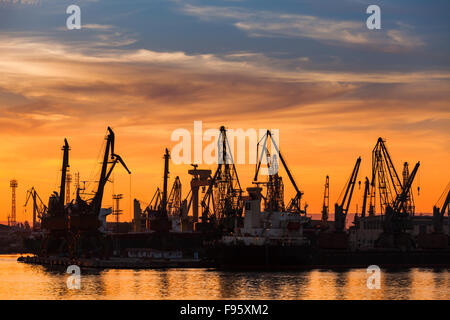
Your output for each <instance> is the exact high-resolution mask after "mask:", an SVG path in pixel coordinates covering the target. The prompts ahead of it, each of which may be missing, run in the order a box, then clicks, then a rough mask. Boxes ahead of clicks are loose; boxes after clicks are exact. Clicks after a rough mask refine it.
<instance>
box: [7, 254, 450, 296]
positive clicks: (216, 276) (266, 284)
mask: <svg viewBox="0 0 450 320" xmlns="http://www.w3.org/2000/svg"><path fill="white" fill-rule="evenodd" d="M16 259H17V256H15V255H1V256H0V275H1V277H0V299H389V300H393V299H445V300H448V299H449V298H450V289H449V284H450V270H449V269H407V270H382V273H381V289H380V290H370V289H368V288H367V285H366V281H367V276H368V275H367V273H366V270H365V269H351V270H339V271H336V270H311V271H299V272H273V273H271V272H223V271H215V270H209V269H166V270H164V269H162V270H97V269H83V270H82V278H81V289H80V290H69V289H67V286H66V280H67V277H68V274H66V273H65V268H58V269H55V268H51V269H50V268H45V267H42V266H36V265H27V264H23V263H17V262H16Z"/></svg>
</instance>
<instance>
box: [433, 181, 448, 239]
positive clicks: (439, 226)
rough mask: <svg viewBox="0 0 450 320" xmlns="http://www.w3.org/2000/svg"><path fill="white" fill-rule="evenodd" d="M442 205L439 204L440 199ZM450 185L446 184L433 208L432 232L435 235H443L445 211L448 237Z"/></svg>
mask: <svg viewBox="0 0 450 320" xmlns="http://www.w3.org/2000/svg"><path fill="white" fill-rule="evenodd" d="M444 197H445V200H444V201H443V203H442V204H439V202H440V201H441V199H444ZM449 204H450V183H448V184H447V187H446V188H445V190H444V192H443V193H442V195H441V196H440V197H439V200H438V201H437V203H436V204H435V205H434V207H433V231H434V232H435V233H443V228H444V215H445V211H446V210H447V209H449V210H448V212H447V216H448V217H449V222H448V224H449V235H450V205H449Z"/></svg>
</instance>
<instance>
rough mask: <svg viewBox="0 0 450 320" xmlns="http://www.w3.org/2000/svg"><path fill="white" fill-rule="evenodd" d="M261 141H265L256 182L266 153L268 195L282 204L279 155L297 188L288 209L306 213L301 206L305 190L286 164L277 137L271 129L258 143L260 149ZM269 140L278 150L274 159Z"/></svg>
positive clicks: (278, 203)
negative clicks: (270, 152) (277, 164)
mask: <svg viewBox="0 0 450 320" xmlns="http://www.w3.org/2000/svg"><path fill="white" fill-rule="evenodd" d="M269 139H270V140H269ZM263 140H264V141H263ZM261 141H263V143H262V148H263V149H262V151H261V155H260V157H259V161H258V163H257V165H256V171H255V176H254V178H253V180H254V182H256V181H257V179H258V173H259V170H260V167H261V163H262V157H263V155H264V154H265V155H266V157H267V158H268V161H267V165H268V174H269V177H268V182H267V183H268V185H269V186H270V188H268V196H269V195H270V196H271V197H275V199H274V200H275V203H276V204H277V206H278V207H279V206H280V205H281V203H282V202H281V201H280V194H281V197H282V196H283V195H282V191H283V189H282V184H280V183H279V181H281V180H279V179H281V178H280V177H278V167H276V166H275V164H276V155H278V157H279V158H280V160H281V163H282V164H283V167H284V169H285V171H286V173H287V175H288V177H289V180H290V181H291V184H292V186H293V187H294V189H295V196H294V197H293V198H292V199H291V200H290V202H289V203H288V205H287V207H286V211H288V212H292V213H298V214H305V210H302V209H301V207H300V204H301V198H302V195H303V192H302V191H300V189H299V188H298V186H297V183H296V182H295V180H294V177H293V176H292V174H291V171H290V170H289V168H288V166H287V164H286V161H285V159H284V157H283V155H282V154H281V152H280V150H279V148H278V145H277V143H276V142H275V139H274V138H273V136H272V133H271V131H270V130H267V132H266V134H265V135H264V136H263V137H262V138H261V140H260V142H259V143H258V148H257V149H259V144H260V143H261ZM268 141H271V142H272V144H273V147H274V148H275V151H276V154H275V155H273V156H272V159H274V161H271V160H270V154H269V151H268V148H267V143H268ZM271 188H272V189H274V190H275V191H272V192H269V191H270V189H271ZM268 200H269V203H270V202H272V203H273V202H274V200H272V199H268ZM266 201H267V200H266Z"/></svg>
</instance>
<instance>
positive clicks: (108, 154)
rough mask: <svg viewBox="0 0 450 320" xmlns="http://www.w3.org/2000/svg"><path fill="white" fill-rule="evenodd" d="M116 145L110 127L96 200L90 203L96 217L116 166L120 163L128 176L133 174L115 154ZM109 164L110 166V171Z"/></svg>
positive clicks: (91, 210)
mask: <svg viewBox="0 0 450 320" xmlns="http://www.w3.org/2000/svg"><path fill="white" fill-rule="evenodd" d="M114 144H115V135H114V132H113V131H112V129H111V128H110V127H108V136H107V138H106V148H105V154H104V156H103V163H102V169H101V173H100V179H99V182H98V187H97V192H96V193H95V195H94V198H93V199H92V202H91V203H90V212H91V213H92V214H93V215H95V216H96V217H98V214H99V213H100V209H101V206H102V199H103V192H104V189H105V185H106V183H107V182H108V180H109V177H110V176H111V173H112V171H113V170H114V167H115V166H116V164H117V163H120V164H121V165H122V166H123V167H124V168H125V170H126V171H127V172H128V174H131V171H130V170H129V169H128V167H127V165H126V164H125V162H124V161H123V160H122V158H121V157H120V156H119V155H118V154H116V153H115V152H114ZM109 158H110V159H111V160H112V161H111V162H110V161H108V159H109ZM108 164H110V167H109V169H108Z"/></svg>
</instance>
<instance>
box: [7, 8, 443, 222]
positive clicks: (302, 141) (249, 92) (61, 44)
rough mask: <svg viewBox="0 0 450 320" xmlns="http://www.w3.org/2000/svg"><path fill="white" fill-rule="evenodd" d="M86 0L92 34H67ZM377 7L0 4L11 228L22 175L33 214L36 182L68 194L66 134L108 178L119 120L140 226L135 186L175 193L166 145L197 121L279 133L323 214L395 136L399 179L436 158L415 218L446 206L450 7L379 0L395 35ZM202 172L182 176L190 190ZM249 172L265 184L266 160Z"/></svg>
mask: <svg viewBox="0 0 450 320" xmlns="http://www.w3.org/2000/svg"><path fill="white" fill-rule="evenodd" d="M71 4H76V5H79V6H80V8H81V23H82V29H81V30H68V29H67V28H66V19H67V17H68V16H69V15H68V14H66V8H67V6H69V5H71ZM370 4H375V2H374V1H364V0H342V1H335V0H321V1H317V0H304V1H299V0H297V1H294V0H286V1H273V0H272V1H265V0H248V1H245V0H223V1H215V0H209V1H206V0H205V1H199V0H183V1H182V0H172V1H168V0H167V1H159V0H155V1H144V0H128V1H118V0H91V1H87V0H85V1H76V0H72V1H62V0H48V1H46V0H41V1H39V0H36V1H33V0H28V1H27V0H22V1H21V0H16V1H13V0H0V57H1V59H0V138H1V141H2V142H1V144H0V221H6V219H7V215H8V214H10V210H11V192H10V189H9V180H10V179H12V178H15V179H17V180H18V182H19V188H18V190H17V192H18V202H17V219H18V220H20V221H23V220H25V219H27V220H30V219H31V207H29V208H28V209H27V212H24V209H23V204H24V202H25V195H26V191H27V189H29V188H31V187H32V186H35V187H36V189H37V190H38V193H39V194H40V196H41V197H42V198H43V199H45V201H47V200H48V197H49V195H50V194H51V192H52V191H53V190H57V188H58V187H59V179H60V178H59V176H60V166H61V156H62V152H61V147H62V145H63V141H64V138H67V139H68V141H69V144H70V147H71V153H70V166H71V168H70V170H71V172H72V173H75V172H78V171H79V172H80V176H81V180H93V179H94V180H95V179H96V177H97V176H96V175H95V174H96V170H97V169H98V160H99V157H98V156H99V152H100V151H101V147H102V143H103V142H104V137H105V134H106V128H107V126H111V127H112V128H113V129H114V131H115V133H116V152H117V153H118V154H120V155H121V156H122V158H123V159H124V161H125V162H126V164H127V165H128V167H129V168H130V170H131V171H132V175H131V178H130V177H129V176H128V175H127V174H126V172H125V170H124V169H123V168H121V167H117V169H116V170H115V174H114V178H115V183H114V192H116V193H117V192H120V193H123V194H124V200H123V203H122V206H123V209H124V210H125V214H124V217H123V218H122V219H123V220H129V219H130V216H131V215H130V212H129V208H130V181H131V190H132V193H131V197H132V198H138V199H139V200H142V201H143V203H148V201H149V200H150V198H151V197H152V195H153V193H154V192H155V189H156V187H157V186H160V187H161V186H162V173H163V172H162V170H163V159H162V156H163V153H164V148H166V147H168V148H169V149H171V148H172V147H173V146H174V145H175V144H176V142H173V141H171V139H170V137H171V133H172V132H173V131H174V130H175V129H179V128H185V129H188V130H190V131H191V132H192V131H193V124H194V121H195V120H198V121H202V122H203V129H204V130H206V129H210V128H219V127H220V126H221V125H224V126H225V127H227V128H242V129H244V130H247V129H249V128H254V129H260V128H269V129H279V130H280V149H281V151H282V152H283V153H284V155H285V157H286V159H287V162H288V164H289V166H290V168H291V170H292V172H293V174H294V176H295V179H296V181H297V184H298V185H299V186H300V189H301V190H303V191H304V199H305V200H306V202H307V203H308V205H309V207H308V212H310V213H319V212H320V210H321V207H322V197H323V184H324V181H325V176H326V175H327V174H328V175H330V194H331V199H330V203H334V202H335V201H336V200H337V197H338V195H339V193H340V191H341V189H342V187H343V186H344V184H345V182H346V181H347V179H348V177H349V175H350V173H351V170H352V168H353V166H354V163H355V160H356V158H357V157H358V156H361V157H362V163H361V170H360V175H359V180H361V181H364V177H365V176H366V175H367V176H368V175H370V170H371V151H372V149H373V147H374V145H375V143H376V141H377V138H378V137H380V136H381V137H383V138H385V139H386V141H387V145H388V148H389V151H390V153H391V156H392V158H393V160H394V163H395V165H396V168H397V171H398V172H399V173H401V169H402V165H403V162H404V161H408V162H409V163H410V166H411V168H412V167H413V166H414V164H415V163H416V162H417V161H420V162H421V167H420V169H419V174H418V176H417V178H416V184H415V185H414V196H415V199H416V207H417V210H416V211H417V212H431V211H432V206H433V205H434V204H435V202H436V201H437V200H438V198H439V196H440V195H441V193H442V191H443V190H444V188H445V186H446V185H447V183H448V182H449V180H450V166H449V163H450V161H449V160H450V151H449V150H450V41H449V33H450V19H449V12H450V2H449V1H448V0H442V1H438V0H436V1H431V2H425V1H416V0H409V1H406V0H405V1H403V0H402V1H376V4H378V5H379V6H380V7H381V21H382V22H381V23H382V29H381V30H368V29H367V28H366V19H367V17H368V14H366V8H367V6H368V5H370ZM188 167H189V166H184V165H183V166H182V165H173V164H172V166H171V170H170V171H171V178H172V180H171V182H172V181H173V178H174V177H175V176H176V175H179V176H180V177H181V181H182V183H183V193H184V194H185V195H186V194H187V192H188V183H189V177H188V176H187V174H186V172H187V168H188ZM201 167H202V166H201ZM203 167H206V166H203ZM237 169H238V173H239V175H240V180H241V182H242V184H243V186H244V187H247V186H251V179H252V176H253V172H254V165H239V166H238V167H237ZM93 174H94V176H92V175H93ZM282 175H283V177H284V181H285V188H286V202H288V198H289V197H290V196H292V192H293V189H292V186H291V185H290V184H289V182H288V178H287V176H286V175H285V174H284V172H283V171H282ZM92 177H93V178H92ZM418 185H420V195H417V186H418ZM112 189H113V186H112V184H109V185H108V187H107V190H106V194H105V198H104V202H103V205H104V207H108V206H110V205H111V203H112V200H111V193H112V191H113V190H112ZM362 189H363V187H361V190H357V192H356V193H355V198H354V201H353V202H352V206H351V207H352V211H355V206H356V205H357V204H358V205H359V206H360V205H361V202H362V193H363V192H362V191H363V190H362Z"/></svg>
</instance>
